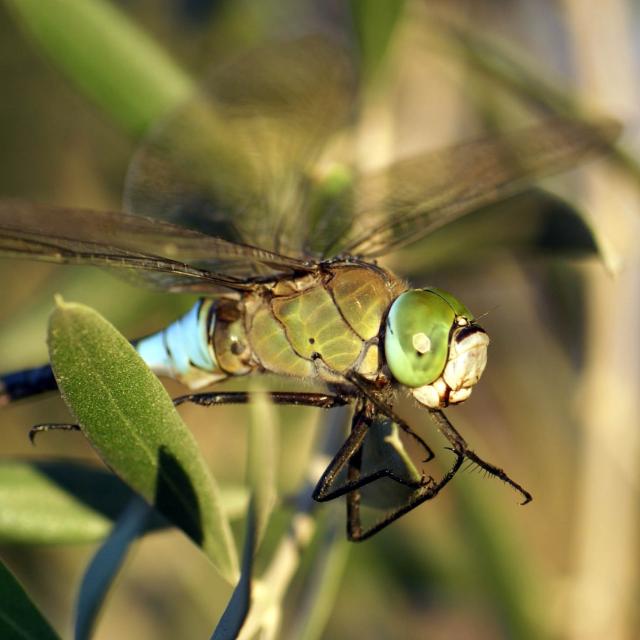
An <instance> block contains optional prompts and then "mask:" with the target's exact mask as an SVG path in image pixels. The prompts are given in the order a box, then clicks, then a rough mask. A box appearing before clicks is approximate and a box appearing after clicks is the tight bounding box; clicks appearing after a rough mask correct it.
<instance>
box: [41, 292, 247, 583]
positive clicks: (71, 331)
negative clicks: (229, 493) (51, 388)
mask: <svg viewBox="0 0 640 640" xmlns="http://www.w3.org/2000/svg"><path fill="white" fill-rule="evenodd" d="M49 352H50V359H51V365H52V367H53V371H54V374H55V377H56V380H57V382H58V386H59V387H60V391H61V393H62V396H63V398H64V400H65V402H66V403H67V405H68V406H69V408H70V409H71V412H72V413H73V415H74V416H75V418H76V420H77V421H78V423H79V424H80V427H81V428H82V431H83V433H84V434H85V436H86V437H87V439H88V440H89V442H90V443H91V444H92V446H93V447H94V448H95V450H96V451H97V453H98V455H99V456H100V457H101V458H102V460H103V461H104V462H105V463H106V464H107V465H108V466H109V467H110V468H111V469H113V470H114V471H115V472H116V473H117V474H118V475H119V476H120V477H121V478H122V479H123V480H124V481H125V482H126V483H127V484H128V485H129V486H131V487H132V488H133V489H135V490H136V491H137V492H138V493H140V494H141V495H142V496H143V497H144V498H145V499H146V500H147V501H148V502H149V503H151V504H153V505H154V506H155V507H156V508H157V509H158V510H159V511H160V512H161V513H162V514H163V515H164V516H165V517H167V518H168V519H169V520H170V521H171V522H173V523H174V524H176V525H177V526H179V527H181V528H182V529H183V530H184V531H185V533H187V535H188V536H189V537H191V538H192V540H193V541H194V542H196V544H198V545H200V546H201V547H202V549H203V550H204V552H205V553H206V554H207V555H208V556H209V558H210V559H211V561H212V562H213V564H214V565H215V566H216V568H217V569H218V571H219V572H220V573H221V575H222V576H223V577H225V578H226V579H227V580H229V581H232V582H233V581H235V578H236V576H237V571H238V561H237V556H236V550H235V546H234V544H233V539H232V536H231V530H230V528H229V523H228V521H227V519H226V517H225V515H224V513H223V511H222V506H221V503H220V495H219V491H218V488H217V485H216V483H215V481H214V479H213V478H212V476H211V474H210V472H209V469H208V468H207V466H206V463H205V462H204V460H203V458H202V456H201V455H200V451H199V450H198V447H197V445H196V442H195V440H194V439H193V436H192V435H191V433H190V432H189V430H188V429H187V428H186V426H185V425H184V423H183V422H182V420H181V419H180V416H179V415H178V413H177V412H176V410H175V408H174V406H173V403H172V402H171V398H169V396H168V395H167V393H166V391H165V390H164V388H163V386H162V384H161V383H160V381H159V380H158V378H157V377H156V376H155V375H153V373H151V371H150V370H149V369H148V368H147V366H146V365H145V364H144V362H143V361H142V359H141V358H140V357H139V356H138V354H137V353H136V351H135V349H134V348H133V347H132V346H131V345H130V344H129V342H128V341H127V340H126V339H125V338H124V337H123V336H121V335H120V334H119V333H118V332H117V331H116V330H115V329H114V328H113V327H112V326H111V325H110V324H109V323H108V322H107V321H106V320H104V319H103V318H102V317H101V316H100V315H99V314H97V313H96V312H95V311H93V310H92V309H89V308H88V307H85V306H83V305H79V304H67V303H64V302H62V301H60V300H58V303H57V307H56V309H55V311H54V312H53V314H52V315H51V320H50V323H49Z"/></svg>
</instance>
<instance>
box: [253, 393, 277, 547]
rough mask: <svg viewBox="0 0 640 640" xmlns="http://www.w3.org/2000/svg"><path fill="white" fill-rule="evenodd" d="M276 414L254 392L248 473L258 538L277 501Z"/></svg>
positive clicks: (270, 406)
mask: <svg viewBox="0 0 640 640" xmlns="http://www.w3.org/2000/svg"><path fill="white" fill-rule="evenodd" d="M276 423H277V417H276V415H275V412H274V406H273V404H272V403H270V402H269V399H268V397H267V396H265V395H264V394H261V393H256V394H254V396H253V398H252V402H251V418H250V422H249V445H248V453H247V474H248V478H247V480H248V485H249V491H250V493H251V495H252V496H254V503H255V505H254V506H255V511H256V514H255V517H256V527H257V538H258V541H260V539H261V538H262V535H263V534H264V531H265V529H266V526H267V523H268V521H269V516H270V515H271V511H272V509H273V505H274V504H275V501H276V455H277V454H276V448H277V446H276V442H277V439H278V433H277V425H276Z"/></svg>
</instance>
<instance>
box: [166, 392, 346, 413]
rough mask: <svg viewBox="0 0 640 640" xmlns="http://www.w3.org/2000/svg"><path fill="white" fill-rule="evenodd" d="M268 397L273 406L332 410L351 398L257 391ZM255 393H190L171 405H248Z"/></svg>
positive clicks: (320, 394) (323, 394) (318, 394)
mask: <svg viewBox="0 0 640 640" xmlns="http://www.w3.org/2000/svg"><path fill="white" fill-rule="evenodd" d="M256 393H263V394H264V395H266V396H268V397H269V399H270V400H271V402H273V403H274V404H284V405H294V406H305V407H317V408H319V409H332V408H333V407H342V406H344V405H345V404H348V403H349V402H350V401H351V398H349V397H347V396H343V395H333V394H330V393H307V392H298V391H264V392H262V391H259V392H256ZM256 393H253V394H252V393H250V392H248V391H214V392H210V393H209V392H208V393H191V394H188V395H185V396H180V397H178V398H174V400H173V404H174V405H176V406H178V405H181V404H184V403H185V402H191V403H192V404H197V405H200V406H202V407H212V406H217V405H221V404H248V403H249V402H251V399H252V397H254V396H255V395H256Z"/></svg>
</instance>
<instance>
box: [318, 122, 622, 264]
mask: <svg viewBox="0 0 640 640" xmlns="http://www.w3.org/2000/svg"><path fill="white" fill-rule="evenodd" d="M619 131H620V127H619V125H618V124H617V123H615V122H612V121H602V122H599V123H594V124H589V123H584V122H578V121H575V120H568V119H560V118H557V119H551V120H547V121H544V122H542V123H541V124H538V125H535V126H532V127H530V128H526V129H524V130H520V131H516V132H515V133H510V134H507V135H504V136H502V137H500V138H495V137H494V138H486V139H481V140H476V141H473V142H468V143H464V144H461V145H459V146H455V147H451V148H448V149H445V150H443V151H440V152H435V153H429V154H424V155H418V156H415V157H410V158H408V159H405V160H401V161H399V162H397V163H396V164H394V165H392V166H391V167H389V168H388V169H386V170H384V171H381V172H379V173H376V174H371V175H365V176H362V178H361V179H360V180H359V181H358V183H357V185H356V187H355V191H354V192H353V193H349V194H348V198H349V199H350V200H351V201H352V202H353V203H354V207H355V209H354V215H353V218H352V220H353V224H352V226H351V227H350V228H349V229H348V230H347V232H346V233H345V232H344V231H345V230H344V229H343V230H342V231H341V234H340V235H337V236H336V237H335V238H334V242H333V243H332V244H331V245H327V246H325V247H324V248H323V251H324V252H325V253H339V252H343V253H349V254H355V255H359V256H363V257H368V258H374V257H377V256H381V255H384V254H387V253H390V252H391V251H395V250H398V249H400V248H402V247H404V246H406V245H408V244H411V243H414V242H417V241H418V240H420V239H422V238H424V237H425V236H427V235H429V234H430V233H432V232H433V231H435V230H436V229H438V228H440V227H443V226H445V225H447V224H449V223H451V222H453V221H454V220H457V219H459V218H461V217H462V216H465V215H467V214H469V213H471V212H473V211H475V210H477V209H478V208H480V207H483V206H486V205H488V204H491V203H493V202H496V201H498V200H502V199H504V198H506V197H508V196H511V195H513V194H515V193H518V192H519V191H522V190H523V189H525V188H526V187H527V186H530V185H531V183H532V182H533V181H535V180H536V179H540V178H543V177H545V176H549V175H552V174H555V173H558V172H561V171H565V170H567V169H569V168H571V167H573V166H575V165H577V164H578V163H579V162H581V161H583V160H585V159H587V158H588V157H590V156H593V155H595V154H597V153H601V152H603V151H605V150H606V149H607V147H609V146H610V145H611V143H612V142H613V141H614V140H615V138H616V137H617V135H618V134H619ZM334 206H337V205H335V204H334ZM514 215H517V211H514Z"/></svg>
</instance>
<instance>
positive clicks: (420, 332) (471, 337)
mask: <svg viewBox="0 0 640 640" xmlns="http://www.w3.org/2000/svg"><path fill="white" fill-rule="evenodd" d="M488 346H489V336H488V335H487V334H486V332H485V331H484V330H483V329H482V328H481V327H479V326H478V325H477V324H475V322H474V318H473V315H472V314H471V312H470V311H469V310H468V309H467V308H466V307H465V306H464V305H463V304H462V303H461V302H460V301H459V300H458V299H457V298H455V297H454V296H452V295H451V294H450V293H447V292H446V291H442V290H441V289H436V288H434V287H431V288H428V289H413V290H411V291H406V292H405V293H403V294H402V295H400V296H398V298H397V299H396V300H395V301H394V303H393V304H392V305H391V309H390V310H389V314H388V316H387V323H386V330H385V338H384V350H385V356H386V359H387V365H388V367H389V370H390V371H391V373H392V375H393V376H394V378H395V379H396V380H397V381H398V382H400V383H401V384H404V385H405V386H407V387H409V388H411V392H412V394H413V396H414V398H416V400H418V402H420V403H421V404H423V405H425V406H426V407H429V408H430V409H438V408H441V407H446V406H447V405H449V404H458V403H460V402H462V401H463V400H466V399H467V398H468V397H469V395H470V394H471V389H472V388H473V386H474V385H475V384H476V383H477V382H478V380H480V376H481V375H482V372H483V371H484V368H485V366H486V364H487V347H488Z"/></svg>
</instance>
